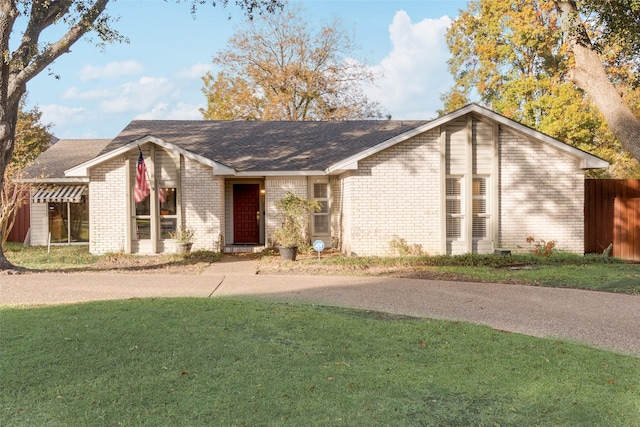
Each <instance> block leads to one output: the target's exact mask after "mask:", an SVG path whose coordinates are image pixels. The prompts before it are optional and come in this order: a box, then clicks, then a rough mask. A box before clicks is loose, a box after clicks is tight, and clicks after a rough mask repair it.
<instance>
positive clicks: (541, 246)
mask: <svg viewBox="0 0 640 427" xmlns="http://www.w3.org/2000/svg"><path fill="white" fill-rule="evenodd" d="M527 243H529V245H531V253H532V254H533V255H539V256H543V257H545V258H548V257H550V256H551V255H553V254H554V253H555V247H556V241H555V240H550V241H548V242H547V241H544V240H542V239H540V240H538V241H536V238H535V237H533V236H529V237H527Z"/></svg>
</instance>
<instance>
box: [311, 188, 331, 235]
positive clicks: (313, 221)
mask: <svg viewBox="0 0 640 427" xmlns="http://www.w3.org/2000/svg"><path fill="white" fill-rule="evenodd" d="M316 184H318V185H324V186H325V189H326V191H325V196H324V197H316V192H315V186H316ZM309 187H310V188H309V192H310V195H311V197H310V199H311V200H314V201H317V202H321V203H324V204H325V205H326V212H318V211H316V210H315V209H314V210H313V211H312V212H311V224H310V229H311V230H310V231H311V233H310V235H311V236H316V237H328V236H331V186H330V183H329V181H328V180H313V181H311V182H310V183H309ZM318 217H326V221H327V229H326V231H321V232H318V231H317V229H316V219H317V218H318Z"/></svg>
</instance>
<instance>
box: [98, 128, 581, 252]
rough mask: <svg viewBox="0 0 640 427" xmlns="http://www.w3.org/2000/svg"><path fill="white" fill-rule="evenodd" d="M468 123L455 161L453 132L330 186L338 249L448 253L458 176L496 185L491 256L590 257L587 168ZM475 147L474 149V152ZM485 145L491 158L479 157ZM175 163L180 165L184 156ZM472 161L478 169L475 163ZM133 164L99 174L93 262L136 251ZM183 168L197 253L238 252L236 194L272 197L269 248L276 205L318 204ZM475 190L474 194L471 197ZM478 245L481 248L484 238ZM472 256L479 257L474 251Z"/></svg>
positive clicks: (267, 202) (266, 200)
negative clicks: (539, 246) (543, 253)
mask: <svg viewBox="0 0 640 427" xmlns="http://www.w3.org/2000/svg"><path fill="white" fill-rule="evenodd" d="M465 120H466V118H464V117H460V118H459V119H458V122H459V123H458V125H459V126H458V127H459V128H460V129H461V133H460V134H459V135H458V136H459V137H460V138H461V139H460V141H461V142H459V143H458V142H455V144H454V145H455V147H454V148H455V150H450V152H449V153H447V154H445V153H443V149H444V150H446V149H445V148H443V147H445V146H446V143H443V141H446V137H445V134H446V129H447V126H449V130H451V123H444V124H442V125H441V126H440V127H438V128H434V129H431V130H429V131H427V132H425V133H423V134H420V135H417V136H414V137H413V138H411V139H408V140H406V141H403V142H400V143H397V144H396V145H393V146H391V147H389V148H386V149H384V150H382V151H379V152H377V153H375V154H372V155H370V156H369V157H366V158H363V159H360V160H358V162H357V164H358V168H357V170H349V171H347V172H344V171H343V172H342V173H341V174H340V175H337V176H335V175H334V176H331V177H329V184H330V185H329V188H330V212H331V242H332V244H333V246H334V247H336V248H338V249H340V250H342V251H343V252H345V253H346V254H349V255H387V254H389V253H390V248H389V244H390V242H391V241H392V239H394V238H396V237H397V238H401V239H405V241H406V242H407V244H409V245H419V246H420V247H421V248H422V250H423V251H424V252H426V253H429V254H439V253H442V252H443V251H445V250H446V247H447V244H446V239H445V232H446V229H445V227H446V225H445V224H444V223H443V222H444V219H445V217H446V215H445V213H444V212H443V211H444V209H445V208H444V207H445V200H444V199H445V197H444V188H443V186H444V182H443V179H444V178H445V176H446V174H447V173H452V174H462V175H464V176H465V177H466V180H467V182H469V184H466V185H467V186H468V188H471V182H472V178H473V177H474V176H476V175H482V176H486V177H488V178H489V179H488V182H490V183H491V189H490V190H489V191H490V192H491V194H489V196H488V198H487V200H491V207H490V208H489V212H490V215H491V224H492V225H491V230H490V233H488V234H489V235H488V236H487V238H486V241H487V247H486V249H484V250H485V251H491V250H492V247H504V248H507V249H511V250H512V251H525V250H528V249H529V245H528V244H527V243H526V239H527V237H528V236H534V237H535V238H536V239H537V240H538V239H544V240H546V241H549V240H556V241H557V246H558V248H560V249H563V250H568V251H573V252H578V253H581V252H582V251H583V246H584V242H583V241H584V218H583V216H584V214H583V204H584V190H583V188H584V187H583V185H584V174H583V171H582V170H581V169H580V165H579V160H578V159H577V158H576V157H574V156H573V155H570V154H568V153H567V152H565V151H561V150H560V149H558V148H554V147H553V146H552V145H550V144H547V143H545V142H542V141H539V140H537V139H531V138H530V137H527V136H524V135H522V134H520V133H515V132H513V131H512V130H511V129H510V128H509V127H505V126H500V127H499V129H498V125H497V122H496V124H494V122H489V121H483V123H482V124H479V123H476V124H475V125H474V127H471V126H469V127H465V126H466V125H465V123H472V121H466V122H465ZM475 120H476V121H477V120H479V119H478V118H477V117H476V119H475ZM469 129H472V130H471V131H469ZM476 129H480V130H481V131H482V138H479V139H478V136H477V135H475V133H476V132H480V131H478V130H476ZM470 132H473V133H474V135H475V139H474V138H471V137H470V135H471V133H470ZM458 136H456V138H457V137H458ZM496 137H497V138H498V143H497V144H495V139H496ZM456 141H457V140H456ZM465 141H467V142H465ZM468 141H475V142H473V143H472V144H475V145H474V146H473V147H474V148H473V149H472V148H471V147H472V145H470V144H471V143H468ZM477 141H480V142H477ZM456 144H457V145H456ZM465 144H467V145H465ZM480 144H484V145H482V147H484V148H483V149H482V150H477V147H478V146H480ZM496 149H497V153H498V156H499V157H498V158H497V159H496V158H495V156H494V153H495V152H496ZM473 150H475V151H473ZM132 156H133V158H135V155H134V154H132ZM172 156H173V157H172V158H174V157H175V158H176V159H177V153H173V154H172ZM447 156H448V157H447ZM461 156H465V160H461ZM474 156H475V157H474ZM471 157H474V158H475V160H473V161H471V160H469V159H470V158H471ZM131 159H132V158H131V157H130V161H129V165H130V168H131V170H129V171H127V170H126V167H125V165H126V163H125V156H120V157H117V158H114V159H112V160H109V161H106V162H104V163H102V164H99V165H97V166H96V167H94V168H93V169H91V176H90V184H89V194H90V250H91V252H92V253H94V254H104V253H107V252H122V251H127V250H128V248H131V247H132V245H131V242H127V239H128V238H130V234H131V233H128V232H127V230H130V229H131V228H132V221H133V218H132V214H131V212H130V210H131V209H132V208H131V202H130V201H129V199H130V198H131V189H130V188H128V186H129V187H132V186H133V183H132V178H131V176H132V175H133V174H134V173H132V171H133V169H134V168H135V162H134V161H133V160H131ZM214 160H215V159H214ZM447 164H449V165H450V166H451V164H453V165H454V166H455V165H457V164H460V165H461V166H460V167H461V168H462V169H461V170H462V172H456V171H453V172H451V171H449V172H447V171H446V170H445V169H446V165H447ZM175 165H176V166H177V167H178V169H179V171H180V172H179V175H180V176H179V179H177V178H178V177H176V180H177V181H179V183H178V184H177V185H179V188H178V202H179V209H180V214H179V215H178V217H179V223H181V224H182V225H185V226H187V227H191V228H193V229H194V230H195V239H194V246H193V248H194V249H205V250H216V251H219V250H222V249H223V248H222V247H221V246H220V245H221V243H222V244H223V243H225V242H226V243H231V242H232V240H233V239H232V237H233V215H232V212H233V210H232V204H233V184H236V183H258V184H260V188H261V189H264V196H261V199H260V209H261V211H264V212H265V216H264V220H262V219H261V220H260V239H261V241H264V242H266V244H268V245H269V244H271V240H272V239H271V236H272V234H273V232H274V231H275V230H276V228H277V227H279V225H280V223H279V218H278V212H277V209H276V207H275V202H276V201H277V200H279V199H281V198H282V197H283V196H284V195H285V193H286V192H287V191H291V192H293V193H294V194H296V195H298V196H300V197H303V198H310V194H309V188H310V184H309V183H310V179H311V178H310V177H307V176H304V175H295V176H273V177H272V176H266V177H265V176H262V177H261V176H254V177H251V178H249V177H246V179H243V178H242V177H240V178H238V177H235V176H224V177H221V176H216V175H214V173H213V169H212V167H211V166H206V165H203V164H201V163H199V162H197V161H194V160H189V159H187V158H184V157H183V156H180V162H179V164H178V162H177V160H176V162H175ZM176 170H177V169H176ZM127 173H129V176H127ZM166 173H167V174H170V173H169V172H166ZM173 174H175V175H177V174H178V173H177V172H173ZM170 178H171V177H169V178H167V179H170ZM315 178H317V177H315ZM325 178H326V176H324V177H323V179H325ZM163 179H164V178H163ZM177 181H176V182H177ZM468 188H467V190H465V191H467V192H468V191H470V190H469V189H468ZM496 192H497V194H496ZM449 197H451V196H449ZM466 197H467V198H466V201H465V202H464V203H466V209H467V217H470V216H471V215H470V214H469V213H470V212H471V208H470V207H471V206H476V205H475V204H474V203H476V201H475V199H472V197H471V196H469V195H468V193H467V196H466ZM496 201H497V202H496ZM449 216H451V215H450V214H449ZM476 221H477V219H476ZM496 227H497V229H496ZM470 230H471V229H470V228H469V229H468V231H469V232H468V233H467V234H468V235H469V236H471V231H470ZM474 233H475V231H474ZM478 235H479V234H477V233H476V234H474V236H478ZM479 236H480V237H478V239H480V238H483V237H482V235H479ZM455 238H456V237H455V236H454V237H450V239H455ZM467 242H468V240H467ZM492 245H493V246H492ZM465 248H467V249H465V250H470V249H468V248H471V245H467V246H465ZM134 250H135V249H134ZM158 250H160V251H165V252H171V251H172V250H173V247H172V245H167V247H165V245H162V244H159V245H158Z"/></svg>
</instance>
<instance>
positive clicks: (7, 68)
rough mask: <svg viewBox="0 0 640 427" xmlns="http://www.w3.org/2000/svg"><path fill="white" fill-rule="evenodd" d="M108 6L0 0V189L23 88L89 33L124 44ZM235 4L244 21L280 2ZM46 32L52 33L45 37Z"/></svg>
mask: <svg viewBox="0 0 640 427" xmlns="http://www.w3.org/2000/svg"><path fill="white" fill-rule="evenodd" d="M177 1H180V0H177ZM228 1H229V0H211V1H209V2H207V1H206V0H190V3H191V5H192V11H195V8H196V6H197V5H200V4H205V3H211V4H213V5H215V4H216V3H219V4H221V5H223V6H226V5H227V3H228ZM108 3H109V0H0V50H1V51H2V57H1V58H0V186H2V183H3V181H4V172H5V169H6V168H7V165H8V164H9V163H10V161H11V158H12V156H13V150H14V141H15V132H16V123H17V119H18V112H19V109H20V108H19V105H20V99H21V98H22V96H23V95H24V93H25V91H26V88H27V83H28V82H29V81H30V80H31V79H33V78H34V77H35V76H36V75H38V74H39V73H41V72H42V71H43V70H45V69H46V68H47V67H49V66H50V65H51V64H52V63H53V61H55V60H56V59H57V58H59V57H60V56H61V55H63V54H65V53H67V52H69V51H70V48H71V46H72V45H73V44H74V43H76V42H77V41H78V40H80V39H81V38H82V37H83V36H85V35H86V34H88V33H94V34H95V35H96V36H97V37H98V39H97V42H98V43H109V42H113V41H121V40H124V37H123V36H122V35H120V34H119V33H118V32H117V31H116V30H115V29H114V28H113V26H112V25H113V23H114V19H113V18H112V17H111V16H109V14H108V13H107V12H106V8H107V5H108ZM235 3H236V4H237V5H239V6H240V7H241V8H242V9H243V10H244V12H245V13H246V14H247V15H248V16H250V17H252V16H254V13H257V12H261V11H263V10H266V11H269V12H273V11H275V9H276V8H279V7H282V1H281V0H235ZM153 7H156V5H154V6H153ZM159 7H161V5H159ZM22 24H24V25H22ZM51 28H56V29H57V30H58V31H49V32H47V30H48V29H51ZM60 33H62V34H63V35H62V36H61V37H59V38H57V39H53V40H45V39H44V36H45V34H60ZM14 47H15V49H14ZM1 207H2V206H0V208H1ZM9 268H13V266H12V265H11V263H9V262H8V261H7V259H6V257H5V256H4V252H3V250H2V245H0V270H4V269H9Z"/></svg>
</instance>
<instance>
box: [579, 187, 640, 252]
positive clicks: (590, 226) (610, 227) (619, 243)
mask: <svg viewBox="0 0 640 427" xmlns="http://www.w3.org/2000/svg"><path fill="white" fill-rule="evenodd" d="M611 244H612V245H613V249H612V251H611V255H612V256H615V257H618V258H623V259H627V260H632V261H640V180H637V179H587V180H585V192H584V252H585V253H602V252H603V251H604V250H605V249H607V247H608V246H609V245H611Z"/></svg>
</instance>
